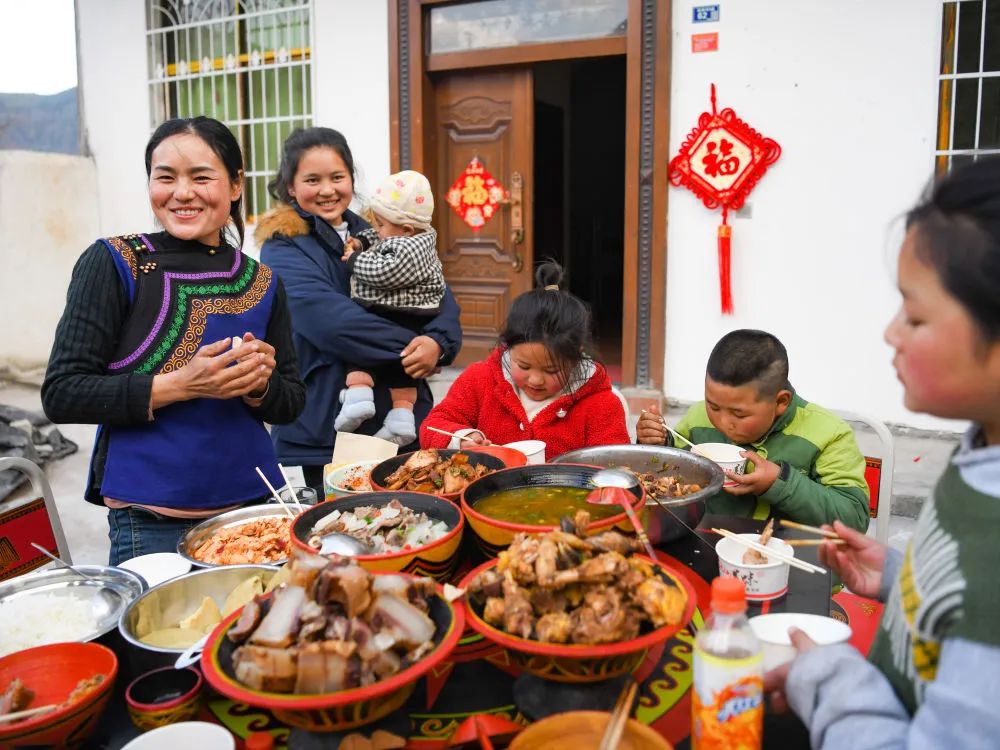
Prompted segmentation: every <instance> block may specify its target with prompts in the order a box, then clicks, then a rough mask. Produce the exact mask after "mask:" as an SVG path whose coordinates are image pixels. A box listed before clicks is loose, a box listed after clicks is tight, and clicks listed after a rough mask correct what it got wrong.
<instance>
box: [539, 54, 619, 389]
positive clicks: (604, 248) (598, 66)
mask: <svg viewBox="0 0 1000 750" xmlns="http://www.w3.org/2000/svg"><path fill="white" fill-rule="evenodd" d="M534 79H535V80H534V91H535V167H534V176H535V191H534V194H535V204H534V208H535V219H534V236H535V259H536V260H543V259H545V258H553V259H555V260H557V261H558V262H559V263H561V264H562V265H563V267H564V268H565V269H566V273H567V276H568V288H569V290H570V291H571V292H573V294H575V295H577V296H578V297H579V298H580V299H582V300H584V301H585V302H587V303H588V304H589V305H590V307H591V310H592V311H593V315H594V337H595V339H596V343H597V349H598V354H599V356H600V357H601V360H602V361H603V362H604V364H605V365H607V367H608V371H609V373H610V374H611V377H612V380H614V381H616V382H620V381H621V361H622V301H623V300H622V286H623V274H624V271H623V260H624V255H623V254H624V231H625V88H626V70H625V58H624V57H603V58H596V59H592V60H565V61H557V62H548V63H539V64H537V65H535V67H534Z"/></svg>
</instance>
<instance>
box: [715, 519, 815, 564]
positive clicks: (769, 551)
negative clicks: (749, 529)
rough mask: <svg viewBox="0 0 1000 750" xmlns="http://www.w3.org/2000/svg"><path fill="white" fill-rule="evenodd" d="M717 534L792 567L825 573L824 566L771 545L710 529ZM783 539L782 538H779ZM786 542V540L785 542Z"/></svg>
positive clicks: (730, 532) (726, 530) (729, 532)
mask: <svg viewBox="0 0 1000 750" xmlns="http://www.w3.org/2000/svg"><path fill="white" fill-rule="evenodd" d="M712 531H714V532H715V533H716V534H718V535H719V536H724V537H726V538H727V539H732V540H733V541H734V542H736V543H737V544H742V545H743V546H744V547H749V548H750V549H755V550H757V551H758V552H760V553H762V554H764V555H767V556H768V557H769V558H773V559H775V560H778V561H780V562H783V563H787V564H788V565H791V566H792V567H793V568H798V569H799V570H804V571H805V572H806V573H826V569H825V568H821V567H819V566H818V565H813V564H812V563H807V562H806V561H805V560H798V559H796V558H794V557H791V556H790V555H785V554H782V553H781V552H778V551H777V550H776V549H773V548H771V547H765V546H764V545H763V544H758V543H757V542H752V541H750V540H749V539H744V538H743V537H741V536H740V535H739V534H734V533H733V532H732V531H730V530H729V529H712ZM781 541H784V540H781ZM785 543H786V544H787V542H785Z"/></svg>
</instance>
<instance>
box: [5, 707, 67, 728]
mask: <svg viewBox="0 0 1000 750" xmlns="http://www.w3.org/2000/svg"><path fill="white" fill-rule="evenodd" d="M57 708H59V706H58V705H56V704H55V703H52V704H50V705H48V706H37V707H35V708H26V709H25V710H24V711H15V712H14V713H12V714H3V715H2V716H0V723H2V722H5V721H20V720H21V719H29V718H31V717H32V716H37V715H38V714H45V713H48V712H49V711H55V710H56V709H57Z"/></svg>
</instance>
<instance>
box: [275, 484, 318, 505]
mask: <svg viewBox="0 0 1000 750" xmlns="http://www.w3.org/2000/svg"><path fill="white" fill-rule="evenodd" d="M292 489H294V490H295V496H294V497H293V496H292V493H291V492H289V491H288V487H283V488H282V489H280V490H278V497H280V498H281V499H282V500H284V501H285V504H286V505H291V506H292V510H295V506H296V505H315V504H316V490H314V489H313V488H312V487H293V488H292ZM272 501H273V498H272Z"/></svg>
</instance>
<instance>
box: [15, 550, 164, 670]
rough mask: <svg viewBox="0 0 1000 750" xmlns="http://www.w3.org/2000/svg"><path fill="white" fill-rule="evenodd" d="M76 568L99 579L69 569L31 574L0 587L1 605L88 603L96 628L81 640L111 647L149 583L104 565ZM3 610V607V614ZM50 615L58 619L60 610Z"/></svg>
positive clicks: (130, 573)
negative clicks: (125, 614)
mask: <svg viewBox="0 0 1000 750" xmlns="http://www.w3.org/2000/svg"><path fill="white" fill-rule="evenodd" d="M76 567H77V568H78V569H79V570H81V571H83V572H84V573H86V574H87V575H89V576H91V577H92V578H94V579H95V580H93V581H88V580H87V579H85V578H81V577H80V576H78V575H77V574H76V573H74V572H73V571H72V570H69V569H68V568H55V569H54V570H41V571H37V572H34V573H29V574H27V575H23V576H19V577H17V578H12V579H11V580H9V581H4V582H3V584H0V605H3V604H6V603H13V602H15V601H17V602H26V601H31V600H35V601H39V602H45V603H46V605H53V604H54V605H58V603H59V601H60V600H63V599H67V600H75V601H76V602H81V601H82V602H85V603H86V605H87V606H88V607H89V608H90V610H91V613H92V616H93V620H94V627H93V628H92V629H91V630H90V632H88V633H81V634H80V637H79V638H78V639H77V640H79V641H98V642H99V643H101V644H102V645H105V646H109V647H111V646H112V645H113V644H114V643H115V640H116V637H117V633H116V631H115V626H116V625H117V624H118V618H119V617H121V614H122V612H123V611H124V610H125V609H126V607H128V606H129V604H130V603H131V602H132V601H133V600H134V599H135V598H136V597H137V596H139V595H140V594H142V592H143V591H145V590H146V581H145V580H143V578H142V577H141V576H138V575H136V574H135V573H132V572H130V571H128V570H122V569H121V568H112V567H110V566H104V565H77V566H76ZM3 611H4V610H3V608H2V606H0V612H3ZM50 614H52V615H53V616H58V611H57V610H56V611H54V612H52V613H50ZM0 616H3V615H0ZM6 624H7V625H12V624H13V623H9V622H8V623H6ZM29 625H31V623H29ZM38 627H42V623H39V624H38ZM55 640H64V639H62V638H56V639H55ZM42 642H43V643H52V642H55V641H53V640H43V641H42ZM4 650H7V648H6V646H5V645H4V644H2V643H0V652H2V651H4Z"/></svg>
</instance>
